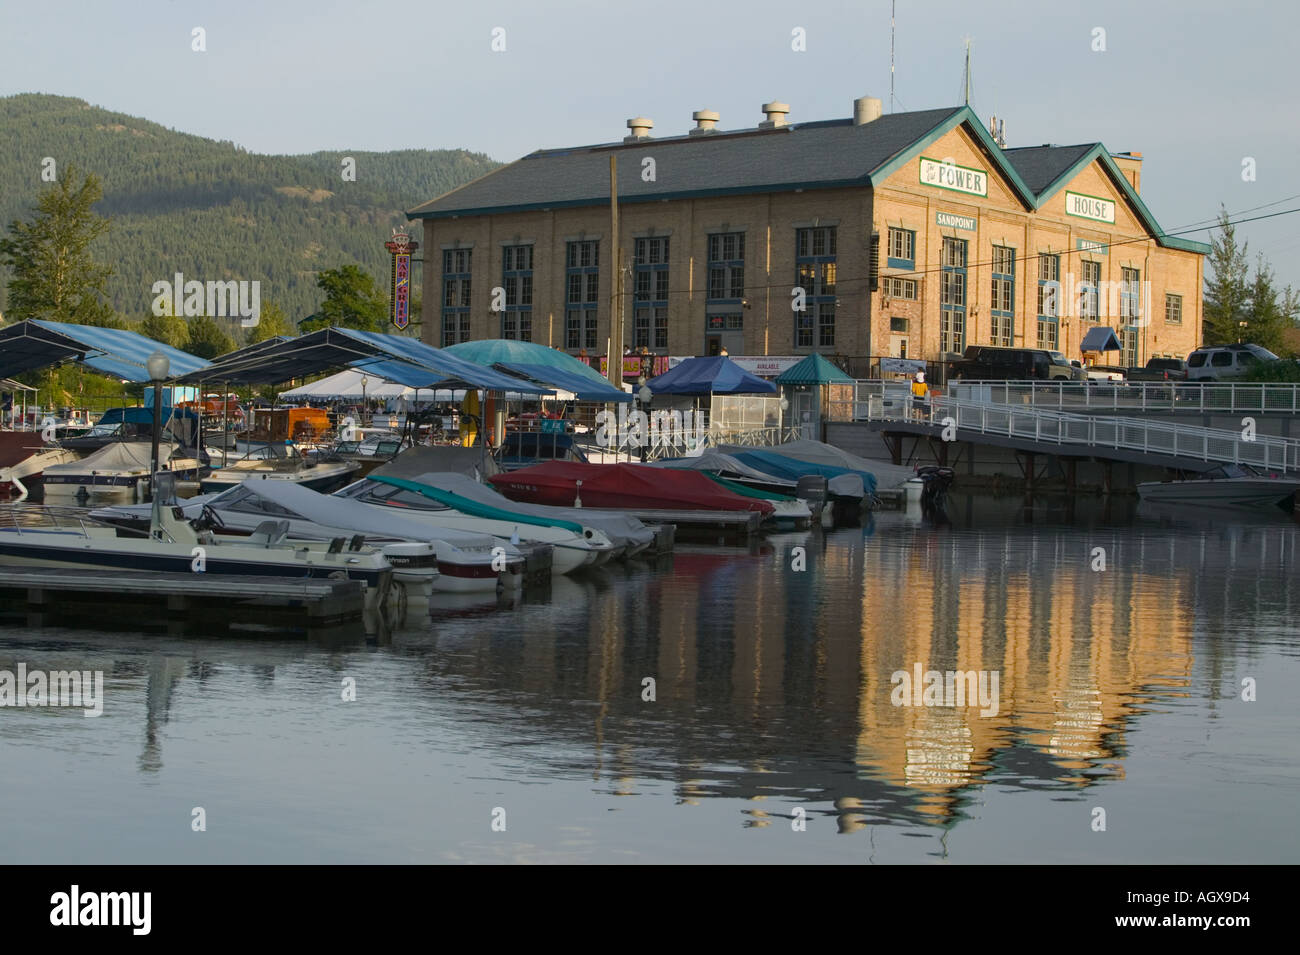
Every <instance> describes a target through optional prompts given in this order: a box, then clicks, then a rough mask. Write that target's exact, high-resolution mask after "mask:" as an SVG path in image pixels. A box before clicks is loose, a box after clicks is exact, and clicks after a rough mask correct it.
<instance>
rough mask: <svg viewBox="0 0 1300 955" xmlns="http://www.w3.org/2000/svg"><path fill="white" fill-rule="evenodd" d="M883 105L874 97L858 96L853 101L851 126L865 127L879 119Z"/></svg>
mask: <svg viewBox="0 0 1300 955" xmlns="http://www.w3.org/2000/svg"><path fill="white" fill-rule="evenodd" d="M883 110H884V104H883V103H881V102H880V100H878V99H876V97H874V96H860V97H858V98H857V99H855V100H854V101H853V125H854V126H865V125H866V124H867V123H870V122H871V121H872V120H876V119H880V114H881V113H882V112H883Z"/></svg>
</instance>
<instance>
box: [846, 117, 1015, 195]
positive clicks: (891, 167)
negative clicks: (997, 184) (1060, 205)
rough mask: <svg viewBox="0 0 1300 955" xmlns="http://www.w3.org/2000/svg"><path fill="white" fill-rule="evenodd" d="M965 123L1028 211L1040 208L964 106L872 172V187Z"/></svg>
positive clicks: (996, 146) (998, 148) (985, 132)
mask: <svg viewBox="0 0 1300 955" xmlns="http://www.w3.org/2000/svg"><path fill="white" fill-rule="evenodd" d="M963 123H964V124H965V125H966V126H967V127H968V129H969V131H970V133H971V135H972V137H973V138H974V139H975V140H976V141H977V142H978V143H979V144H980V145H981V146H982V147H983V149H984V152H985V154H986V155H987V157H988V159H989V164H990V165H991V166H993V167H994V168H995V169H997V171H998V172H999V173H1000V174H1001V176H1002V178H1003V180H1004V181H1006V182H1007V183H1008V184H1010V186H1011V190H1012V191H1013V192H1014V193H1016V195H1017V196H1018V197H1019V199H1020V201H1021V203H1023V204H1024V206H1025V208H1026V209H1027V210H1029V211H1030V212H1032V211H1033V210H1034V209H1035V208H1037V206H1036V204H1035V201H1034V191H1033V190H1032V189H1030V188H1029V186H1028V185H1026V183H1025V181H1024V180H1023V179H1021V178H1020V173H1018V172H1016V169H1015V167H1014V166H1012V165H1011V163H1010V162H1009V161H1008V160H1007V158H1006V157H1005V156H1003V155H1002V148H1001V147H1000V146H998V144H997V143H995V142H994V141H993V137H992V136H990V135H989V132H988V130H986V129H985V128H984V124H983V123H981V122H980V120H979V117H978V116H976V115H975V112H974V111H973V110H972V109H971V108H970V107H969V106H962V107H959V108H958V109H956V110H954V111H953V112H952V114H951V115H949V116H947V117H945V118H944V119H943V120H942V121H941V122H940V123H938V124H937V125H935V126H934V127H933V128H932V129H931V130H930V131H929V132H927V133H926V134H925V135H924V136H922V137H921V138H920V139H917V140H915V141H913V142H912V143H911V145H909V146H908V147H907V148H905V149H903V150H901V151H899V152H897V153H895V154H894V155H893V156H891V157H890V158H889V159H888V160H887V161H885V162H883V163H881V164H880V165H879V166H877V167H876V168H875V169H873V170H871V175H870V176H869V177H868V178H869V179H870V181H871V185H872V187H873V188H874V187H875V186H876V185H878V184H879V183H882V182H884V180H886V179H888V178H889V177H890V176H892V175H893V174H894V173H896V172H898V170H900V169H902V168H903V166H905V165H907V163H909V162H911V161H912V160H913V159H916V158H917V157H918V156H920V155H921V153H923V152H924V151H925V150H926V149H928V148H929V147H930V145H931V144H932V143H934V142H935V141H936V140H938V139H939V138H940V137H941V136H944V135H946V134H948V133H950V132H952V131H953V130H954V129H956V128H957V127H958V126H961V125H962V124H963Z"/></svg>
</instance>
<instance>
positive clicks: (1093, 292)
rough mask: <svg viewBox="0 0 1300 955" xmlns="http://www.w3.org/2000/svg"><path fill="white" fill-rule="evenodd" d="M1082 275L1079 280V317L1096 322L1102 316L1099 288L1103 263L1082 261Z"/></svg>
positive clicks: (1080, 265) (1080, 264)
mask: <svg viewBox="0 0 1300 955" xmlns="http://www.w3.org/2000/svg"><path fill="white" fill-rule="evenodd" d="M1079 267H1080V269H1081V272H1082V275H1081V278H1080V281H1079V318H1081V319H1083V320H1084V321H1085V322H1096V321H1099V320H1100V318H1101V313H1100V309H1099V307H1098V294H1097V290H1098V289H1099V288H1100V287H1101V263H1100V262H1088V261H1084V262H1080V263H1079Z"/></svg>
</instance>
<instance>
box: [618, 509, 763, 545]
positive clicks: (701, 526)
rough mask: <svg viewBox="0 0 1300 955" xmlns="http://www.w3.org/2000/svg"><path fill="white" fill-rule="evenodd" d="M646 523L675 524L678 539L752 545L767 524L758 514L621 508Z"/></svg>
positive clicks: (754, 512) (675, 533) (675, 535)
mask: <svg viewBox="0 0 1300 955" xmlns="http://www.w3.org/2000/svg"><path fill="white" fill-rule="evenodd" d="M620 510H622V511H623V512H624V513H626V514H630V515H631V516H633V517H635V518H636V519H637V520H639V521H641V522H642V523H643V524H652V525H664V524H673V525H675V526H676V528H677V530H676V531H675V532H674V538H680V539H682V540H683V541H708V542H711V543H719V544H722V543H742V544H743V543H748V541H749V540H750V539H751V538H754V537H757V536H758V535H759V533H760V528H761V526H762V523H763V515H762V514H760V513H759V512H758V511H692V510H671V511H655V510H635V509H632V508H620Z"/></svg>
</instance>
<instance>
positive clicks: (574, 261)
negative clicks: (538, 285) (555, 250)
mask: <svg viewBox="0 0 1300 955" xmlns="http://www.w3.org/2000/svg"><path fill="white" fill-rule="evenodd" d="M565 264H566V268H565V273H564V278H565V288H566V293H565V307H564V347H565V348H567V349H569V350H570V351H577V350H578V349H580V348H587V349H594V348H595V347H596V313H597V310H598V309H599V307H600V243H598V242H595V241H591V240H585V241H582V242H569V243H568V244H567V249H566V262H565Z"/></svg>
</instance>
